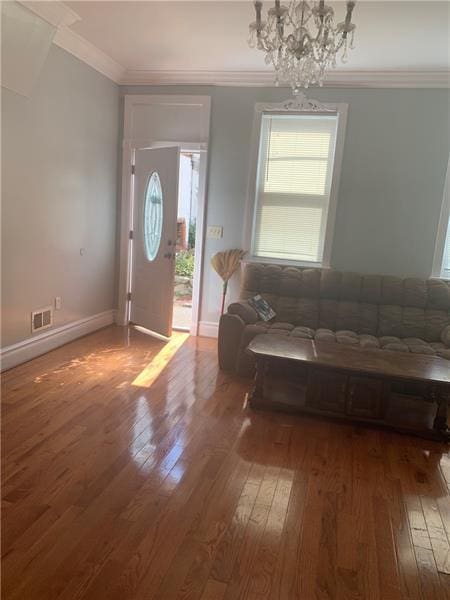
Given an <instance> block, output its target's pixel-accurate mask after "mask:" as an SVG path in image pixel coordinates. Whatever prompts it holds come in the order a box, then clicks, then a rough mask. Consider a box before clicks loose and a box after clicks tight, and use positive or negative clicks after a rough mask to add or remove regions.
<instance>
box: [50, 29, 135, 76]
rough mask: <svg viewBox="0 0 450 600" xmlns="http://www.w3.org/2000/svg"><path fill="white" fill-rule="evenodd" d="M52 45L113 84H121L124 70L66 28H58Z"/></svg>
mask: <svg viewBox="0 0 450 600" xmlns="http://www.w3.org/2000/svg"><path fill="white" fill-rule="evenodd" d="M53 43H54V44H56V45H57V46H59V47H60V48H62V49H63V50H66V51H67V52H69V53H70V54H73V56H76V57H77V58H78V59H80V60H82V61H83V62H85V63H86V64H88V65H89V66H90V67H92V68H93V69H95V70H96V71H99V72H100V73H102V75H105V76H106V77H108V78H109V79H112V81H114V82H115V83H122V81H123V79H124V78H125V74H126V69H125V67H123V66H122V65H121V64H119V63H118V62H116V61H115V60H114V59H113V58H111V57H110V56H109V55H108V54H105V52H103V51H102V50H100V49H99V48H97V46H94V44H91V43H90V42H88V41H87V40H86V39H85V38H84V37H82V36H81V35H79V34H78V33H75V32H74V31H72V30H71V29H69V28H68V27H61V28H58V30H57V31H56V34H55V37H54V38H53Z"/></svg>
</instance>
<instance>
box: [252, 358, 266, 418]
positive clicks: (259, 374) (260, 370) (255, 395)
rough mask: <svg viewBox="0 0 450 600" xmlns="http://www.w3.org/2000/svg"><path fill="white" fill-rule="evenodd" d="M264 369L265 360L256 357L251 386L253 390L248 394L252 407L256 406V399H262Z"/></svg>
mask: <svg viewBox="0 0 450 600" xmlns="http://www.w3.org/2000/svg"><path fill="white" fill-rule="evenodd" d="M265 370H266V361H265V360H264V359H263V358H259V357H257V359H256V374H255V385H254V386H253V391H252V393H251V394H250V406H252V407H254V408H256V406H257V404H258V401H259V400H262V399H263V389H264V372H265Z"/></svg>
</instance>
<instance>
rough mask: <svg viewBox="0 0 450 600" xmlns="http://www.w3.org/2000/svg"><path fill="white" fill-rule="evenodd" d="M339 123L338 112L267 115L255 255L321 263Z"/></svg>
mask: <svg viewBox="0 0 450 600" xmlns="http://www.w3.org/2000/svg"><path fill="white" fill-rule="evenodd" d="M337 122H338V117H337V115H331V116H328V115H298V114H297V115H268V114H265V115H263V117H262V124H261V138H260V148H259V158H258V171H257V182H256V202H255V214H254V224H253V241H252V252H253V254H254V255H255V256H260V257H270V258H277V259H287V260H296V261H310V262H321V260H322V256H323V249H324V242H325V232H326V225H327V216H328V207H329V201H330V190H331V183H332V177H333V163H334V152H335V146H336V131H337Z"/></svg>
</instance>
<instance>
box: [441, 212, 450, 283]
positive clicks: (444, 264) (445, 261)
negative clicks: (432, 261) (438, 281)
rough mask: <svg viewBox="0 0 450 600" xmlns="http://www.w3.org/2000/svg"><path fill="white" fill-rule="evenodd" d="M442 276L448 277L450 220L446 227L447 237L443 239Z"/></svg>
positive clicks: (449, 269)
mask: <svg viewBox="0 0 450 600" xmlns="http://www.w3.org/2000/svg"><path fill="white" fill-rule="evenodd" d="M442 276H443V277H445V278H447V279H450V220H449V223H448V227H447V237H446V239H445V246H444V256H443V259H442Z"/></svg>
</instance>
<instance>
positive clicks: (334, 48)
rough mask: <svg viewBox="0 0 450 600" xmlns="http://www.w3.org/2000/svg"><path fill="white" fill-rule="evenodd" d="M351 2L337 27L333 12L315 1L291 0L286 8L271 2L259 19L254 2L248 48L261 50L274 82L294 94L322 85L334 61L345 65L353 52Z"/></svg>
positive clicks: (258, 6)
mask: <svg viewBox="0 0 450 600" xmlns="http://www.w3.org/2000/svg"><path fill="white" fill-rule="evenodd" d="M354 7H355V2H347V14H346V16H345V20H344V21H342V23H338V24H337V25H336V24H335V22H334V10H333V8H332V7H331V6H329V5H328V4H326V3H325V0H319V1H316V2H314V3H313V4H312V5H310V4H309V3H308V2H306V1H305V0H301V1H299V0H292V1H291V2H290V4H289V7H287V6H284V5H283V4H281V3H280V0H275V5H274V6H272V7H271V8H270V9H269V10H268V11H267V21H263V20H262V17H261V12H262V2H260V1H259V0H257V1H256V2H255V11H256V21H254V22H253V23H251V24H250V27H249V29H250V37H249V45H250V47H251V48H257V49H258V50H263V51H264V52H265V53H266V57H265V61H266V63H267V64H272V65H273V66H274V68H275V74H276V75H275V82H276V84H277V85H278V84H279V83H282V82H286V83H290V85H291V87H292V90H293V92H294V94H298V93H299V90H300V88H308V87H309V86H310V85H319V86H322V85H323V79H324V77H325V72H326V70H327V69H329V68H330V67H332V68H334V67H336V57H337V56H338V54H339V53H341V61H342V62H343V63H345V62H347V50H348V48H353V40H354V34H355V29H356V25H354V24H353V23H352V22H351V20H352V12H353V9H354Z"/></svg>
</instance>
